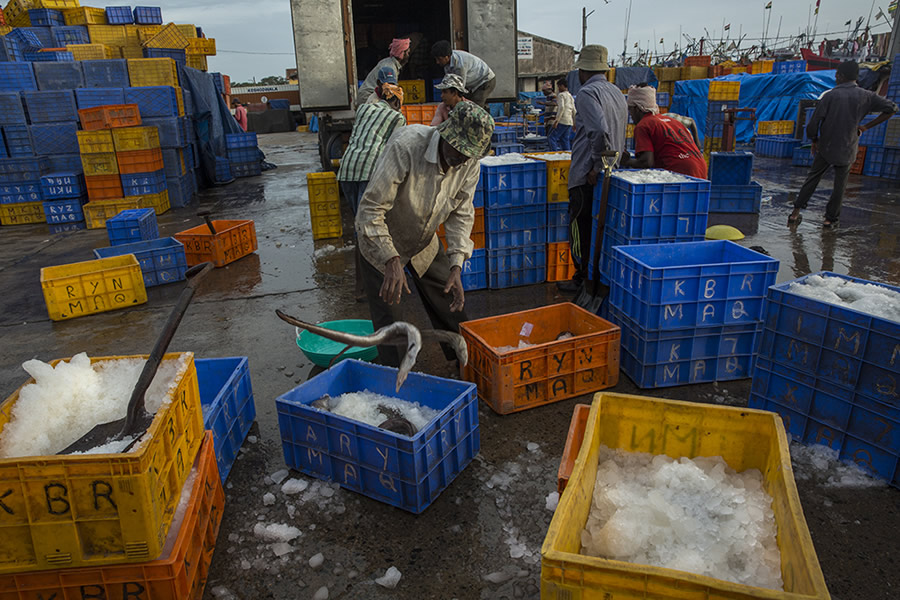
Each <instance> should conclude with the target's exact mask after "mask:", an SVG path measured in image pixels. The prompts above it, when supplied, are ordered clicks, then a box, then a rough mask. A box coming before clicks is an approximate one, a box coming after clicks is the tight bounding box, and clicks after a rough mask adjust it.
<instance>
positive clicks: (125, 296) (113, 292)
mask: <svg viewBox="0 0 900 600" xmlns="http://www.w3.org/2000/svg"><path fill="white" fill-rule="evenodd" d="M41 288H43V290H44V301H45V302H46V303H47V313H48V314H49V315H50V318H51V319H53V320H54V321H62V320H65V319H72V318H75V317H83V316H85V315H92V314H95V313H100V312H106V311H109V310H116V309H118V308H128V307H129V306H136V305H138V304H144V303H145V302H147V291H146V290H145V289H144V279H143V277H142V276H141V266H140V264H139V263H138V262H137V259H136V258H135V257H134V255H133V254H125V255H123V256H114V257H111V258H101V259H97V260H88V261H85V262H78V263H72V264H68V265H59V266H55V267H44V268H42V269H41ZM151 558H152V557H151ZM2 569H3V566H2V563H0V572H2Z"/></svg>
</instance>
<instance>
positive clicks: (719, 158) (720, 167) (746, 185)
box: [709, 152, 762, 213]
mask: <svg viewBox="0 0 900 600" xmlns="http://www.w3.org/2000/svg"><path fill="white" fill-rule="evenodd" d="M752 175H753V153H752V152H712V153H711V154H710V155H709V182H710V188H709V212H719V213H723V212H728V213H758V212H759V205H760V202H761V200H762V186H761V185H759V184H758V183H756V182H755V181H750V177H751V176H752Z"/></svg>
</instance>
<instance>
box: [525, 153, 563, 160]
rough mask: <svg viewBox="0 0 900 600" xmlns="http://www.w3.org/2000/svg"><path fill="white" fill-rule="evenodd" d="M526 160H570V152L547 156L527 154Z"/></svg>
mask: <svg viewBox="0 0 900 600" xmlns="http://www.w3.org/2000/svg"><path fill="white" fill-rule="evenodd" d="M528 158H536V159H539V160H572V153H571V152H550V153H548V154H529V155H528Z"/></svg>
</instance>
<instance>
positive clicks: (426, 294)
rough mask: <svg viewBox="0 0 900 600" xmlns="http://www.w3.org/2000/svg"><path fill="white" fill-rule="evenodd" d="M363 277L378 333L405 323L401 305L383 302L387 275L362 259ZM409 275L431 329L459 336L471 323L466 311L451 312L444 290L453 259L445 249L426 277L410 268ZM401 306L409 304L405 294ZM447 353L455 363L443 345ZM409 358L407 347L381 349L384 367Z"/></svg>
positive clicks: (437, 257)
mask: <svg viewBox="0 0 900 600" xmlns="http://www.w3.org/2000/svg"><path fill="white" fill-rule="evenodd" d="M361 262H362V276H363V285H364V286H365V288H366V297H367V298H368V300H369V312H370V313H371V316H372V323H373V324H374V325H375V330H376V331H377V330H378V329H380V328H382V327H385V326H387V325H390V324H391V323H394V322H395V321H402V320H403V311H402V310H401V308H400V307H401V305H400V304H388V303H387V302H385V301H384V300H382V299H381V295H380V294H379V292H380V291H381V284H382V283H384V275H383V274H382V273H381V271H379V270H378V269H376V268H375V267H373V266H372V265H371V264H369V261H367V260H366V259H365V258H363V259H362V261H361ZM407 272H408V273H409V278H410V279H412V283H413V285H414V286H415V288H416V291H418V292H419V296H420V297H421V298H422V303H423V304H424V305H425V312H426V313H428V318H429V319H430V320H431V325H432V326H433V327H434V328H435V329H444V330H446V331H452V332H454V333H459V324H460V323H462V322H463V321H468V320H469V318H468V317H467V316H466V311H465V310H462V311H460V312H450V300H451V296H450V294H445V293H444V286H445V285H447V279H448V278H449V277H450V259H449V258H447V254H446V253H445V252H444V249H443V247H441V248H439V249H438V253H437V256H435V257H434V261H433V262H432V263H431V266H430V267H428V270H427V271H425V274H424V275H422V276H421V277H419V276H418V275H417V274H416V271H415V269H413V268H412V267H410V268H409V269H408V270H407ZM401 302H409V296H408V295H407V294H406V293H405V292H404V294H403V300H401ZM441 347H442V349H443V350H444V356H446V357H447V360H454V359H456V352H454V351H453V349H452V348H450V347H449V346H447V345H445V344H441ZM404 354H406V346H402V347H401V346H393V345H386V346H378V356H379V358H380V362H381V363H382V364H385V365H388V366H391V367H399V366H400V359H401V358H402V357H403V355H404Z"/></svg>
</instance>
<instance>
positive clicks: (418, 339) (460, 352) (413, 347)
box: [275, 309, 469, 392]
mask: <svg viewBox="0 0 900 600" xmlns="http://www.w3.org/2000/svg"><path fill="white" fill-rule="evenodd" d="M275 314H276V315H278V318H279V319H281V320H282V321H284V322H286V323H289V324H291V325H293V326H294V327H300V328H301V329H306V330H307V331H309V332H310V333H314V334H316V335H318V336H321V337H323V338H326V339H329V340H333V341H335V342H340V343H342V344H346V345H347V348H350V347H352V346H358V347H361V348H369V347H371V346H378V345H387V344H398V343H402V342H403V340H405V341H406V354H404V355H403V359H402V360H401V361H400V368H399V369H398V370H397V385H396V391H398V392H399V391H400V387H401V386H402V385H403V383H404V382H405V381H406V378H407V376H408V375H409V372H410V371H411V370H412V368H413V366H414V365H415V364H416V359H417V358H418V356H419V352H420V351H421V349H422V336H423V334H424V335H425V337H427V338H430V339H435V340H437V341H438V342H444V343H447V344H449V345H450V346H451V347H452V348H453V351H454V352H455V353H456V358H457V360H458V361H459V364H460V366H463V367H464V366H466V364H467V363H468V360H469V350H468V346H467V345H466V340H465V339H464V338H463V336H461V335H459V334H458V333H454V332H452V331H444V330H436V329H427V330H425V331H424V332H420V331H419V329H418V328H417V327H416V326H415V325H412V324H411V323H407V322H406V321H396V322H394V323H391V324H390V325H386V326H384V327H382V328H381V329H379V330H378V331H376V332H375V333H373V334H371V335H355V334H352V333H345V332H343V331H334V330H332V329H326V328H324V327H319V326H318V325H313V324H312V323H306V322H304V321H301V320H300V319H297V318H295V317H292V316H290V315H288V314H286V313H283V312H281V311H280V310H277V309H276V310H275ZM345 350H346V349H345Z"/></svg>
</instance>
